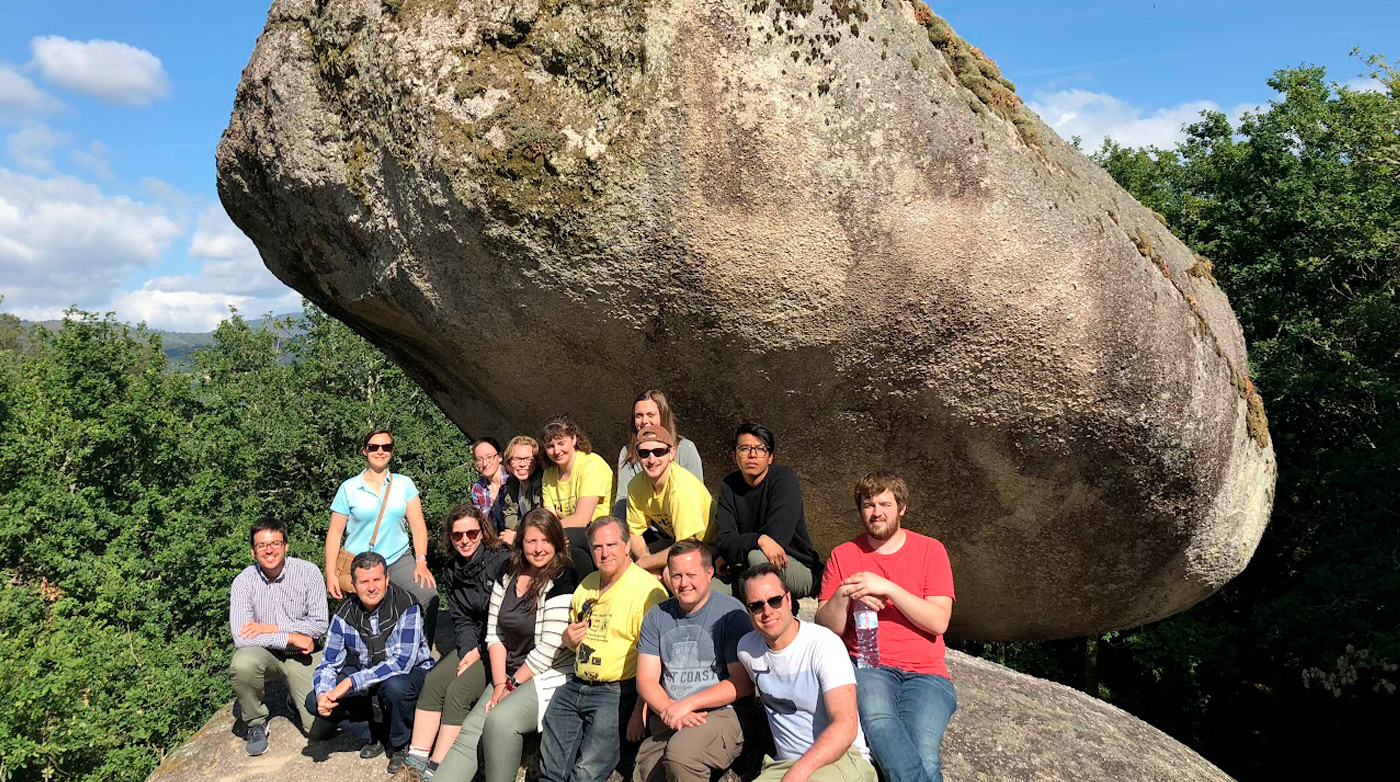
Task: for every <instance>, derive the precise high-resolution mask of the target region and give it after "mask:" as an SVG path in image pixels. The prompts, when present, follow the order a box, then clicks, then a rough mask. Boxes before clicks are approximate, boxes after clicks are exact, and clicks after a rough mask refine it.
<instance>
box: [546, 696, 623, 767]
mask: <svg viewBox="0 0 1400 782" xmlns="http://www.w3.org/2000/svg"><path fill="white" fill-rule="evenodd" d="M636 705H637V680H636V679H628V680H627V681H624V682H600V683H598V684H590V683H588V682H585V681H583V680H582V679H579V678H578V677H577V676H570V677H569V680H568V681H567V682H565V683H564V684H563V685H562V686H560V687H559V689H557V690H555V691H554V697H553V698H551V699H550V701H549V709H548V710H546V711H545V713H544V733H543V734H542V735H541V736H540V778H539V782H604V780H606V779H607V778H608V775H609V774H611V773H612V772H613V769H615V768H617V764H618V762H619V761H620V760H621V759H622V740H623V738H625V737H624V736H623V733H624V732H625V731H626V730H627V720H628V719H629V718H630V717H631V716H632V708H633V707H634V706H636Z"/></svg>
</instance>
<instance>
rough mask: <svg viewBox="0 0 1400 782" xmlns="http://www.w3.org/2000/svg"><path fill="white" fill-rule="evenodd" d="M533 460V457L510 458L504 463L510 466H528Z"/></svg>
mask: <svg viewBox="0 0 1400 782" xmlns="http://www.w3.org/2000/svg"><path fill="white" fill-rule="evenodd" d="M534 460H535V457H533V456H512V457H510V458H509V459H507V460H506V461H508V462H510V463H511V464H529V463H530V462H533V461H534Z"/></svg>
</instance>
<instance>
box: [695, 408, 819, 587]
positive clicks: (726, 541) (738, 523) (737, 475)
mask: <svg viewBox="0 0 1400 782" xmlns="http://www.w3.org/2000/svg"><path fill="white" fill-rule="evenodd" d="M776 450H777V444H776V442H775V440H774V438H773V433H772V432H770V431H768V427H766V426H764V425H763V424H759V423H755V422H753V421H749V422H747V423H744V424H741V425H740V426H739V428H738V430H736V431H735V432H734V451H733V456H734V464H735V465H736V466H738V468H739V469H738V470H737V471H735V472H732V473H730V474H729V475H727V476H725V478H724V481H723V482H722V483H720V487H719V503H718V505H716V506H715V529H716V530H717V534H718V537H717V549H718V552H719V556H720V557H721V558H722V559H723V560H724V563H725V566H726V570H727V573H726V576H725V581H727V582H729V583H733V580H734V579H737V578H738V577H740V576H741V575H742V573H743V572H744V571H745V570H747V569H748V568H750V567H752V566H754V565H757V564H759V563H761V562H769V563H772V564H773V566H774V567H776V568H778V570H779V571H781V573H782V580H783V584H784V585H785V586H787V588H788V591H789V592H791V593H792V597H793V605H794V606H796V605H797V599H798V598H802V597H807V596H808V595H812V594H815V593H816V592H815V589H814V586H815V585H816V584H818V583H820V580H821V558H820V557H818V556H817V550H816V549H815V548H813V546H812V537H811V536H810V535H809V534H808V533H807V517H806V515H805V514H804V513H803V511H802V485H801V484H800V483H799V482H798V480H797V473H795V472H793V471H792V468H790V467H784V466H783V465H781V464H773V454H774V452H775V451H776Z"/></svg>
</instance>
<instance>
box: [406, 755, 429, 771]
mask: <svg viewBox="0 0 1400 782" xmlns="http://www.w3.org/2000/svg"><path fill="white" fill-rule="evenodd" d="M428 763H429V760H428V756H427V755H415V754H413V753H412V752H410V753H408V756H407V757H405V758H404V760H403V764H404V765H405V766H407V767H409V768H411V769H413V770H414V771H417V772H418V773H419V775H422V773H423V772H424V771H427V770H428Z"/></svg>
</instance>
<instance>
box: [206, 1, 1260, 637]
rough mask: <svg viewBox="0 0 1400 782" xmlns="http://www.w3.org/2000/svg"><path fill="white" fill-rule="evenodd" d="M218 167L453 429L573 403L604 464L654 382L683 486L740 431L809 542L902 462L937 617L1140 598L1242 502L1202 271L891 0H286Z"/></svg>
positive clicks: (982, 65) (335, 304)
mask: <svg viewBox="0 0 1400 782" xmlns="http://www.w3.org/2000/svg"><path fill="white" fill-rule="evenodd" d="M218 169H219V189H220V195H221V197H222V199H223V202H224V205H225V207H226V208H227V210H228V213H229V215H230V216H231V217H232V218H233V220H234V221H235V222H236V223H237V224H238V225H239V226H240V227H241V228H242V229H243V230H244V231H245V232H246V233H247V234H248V235H249V236H250V237H251V238H252V239H253V241H254V242H255V243H256V244H257V246H258V247H259V249H260V250H261V252H262V255H263V258H264V260H265V262H266V263H267V265H268V267H269V268H271V269H272V270H273V272H274V273H275V274H277V276H278V277H279V278H281V279H282V280H283V281H285V282H286V283H288V284H289V285H291V286H292V287H294V288H296V289H297V290H299V291H301V292H302V293H304V294H305V295H306V296H307V297H308V298H309V299H310V300H312V301H313V302H315V303H316V304H317V305H318V306H320V307H322V308H324V309H326V310H327V311H328V312H330V313H331V314H333V315H335V316H336V317H338V318H340V319H342V320H344V321H345V322H347V323H349V324H350V325H351V326H352V327H353V328H355V329H356V330H357V331H359V332H360V333H362V334H364V335H365V336H366V337H368V338H369V339H371V340H372V341H373V342H375V343H376V344H377V345H378V346H380V347H381V348H383V349H384V350H385V351H386V352H387V353H388V354H389V355H391V356H392V357H393V358H394V359H395V360H396V361H398V362H399V363H400V364H402V365H403V366H404V367H405V368H406V369H407V371H408V372H409V373H410V374H411V375H412V376H413V377H414V378H415V379H416V380H417V381H419V382H420V383H421V384H422V385H423V386H424V387H425V388H426V389H427V390H428V392H429V393H430V394H431V395H432V396H433V398H434V399H435V400H436V401H437V403H438V404H439V405H441V406H442V408H443V409H444V410H445V411H446V412H447V414H448V415H449V416H450V417H451V418H452V419H453V420H454V421H456V422H457V423H458V424H459V425H460V426H461V427H462V428H463V429H464V430H466V431H468V432H471V433H491V434H496V435H509V434H511V433H514V432H516V431H527V432H532V431H535V430H536V428H537V427H538V425H539V423H540V422H541V421H542V420H543V419H544V418H545V417H547V416H548V415H550V414H553V413H556V412H561V411H569V412H572V413H573V414H574V416H575V417H576V418H577V419H578V420H579V421H580V422H581V423H582V424H583V426H584V427H585V429H586V430H588V431H589V432H591V433H592V434H593V435H594V440H595V443H596V444H597V445H598V448H599V451H600V452H601V453H603V454H605V455H607V456H611V455H612V454H614V453H616V449H617V447H618V446H619V445H620V444H621V443H622V439H623V437H624V436H625V427H624V423H625V422H626V421H627V418H628V416H627V413H628V411H629V405H630V402H631V399H632V397H633V396H634V395H635V394H636V393H637V392H638V391H640V390H641V389H644V388H648V387H658V388H663V389H665V390H666V391H667V392H668V393H669V394H670V395H671V397H672V399H673V401H674V403H675V405H676V407H677V409H678V411H679V415H680V419H679V420H680V422H681V424H682V430H683V432H684V433H685V434H686V435H687V436H689V437H690V438H691V439H693V440H694V441H695V442H696V443H697V444H698V445H699V447H700V450H701V454H702V456H703V457H704V458H705V460H706V462H707V465H708V469H707V470H706V472H707V473H708V474H709V476H710V477H711V481H712V482H713V481H714V480H717V479H718V478H719V477H721V476H722V475H723V474H724V472H726V462H725V455H724V452H725V451H726V450H727V447H728V444H729V439H728V438H729V437H730V435H731V433H732V431H733V427H734V426H735V425H736V424H737V423H738V422H740V421H742V420H744V419H749V418H754V419H758V420H762V421H763V422H765V423H766V424H768V425H769V426H770V427H771V428H772V429H773V430H774V431H775V432H776V433H777V435H778V440H779V454H778V456H779V459H780V460H781V461H783V462H786V463H788V464H791V465H792V466H793V467H794V468H796V469H797V471H798V473H799V474H800V475H802V476H803V477H804V479H805V487H804V488H805V492H806V498H807V504H808V515H809V520H810V522H811V526H812V528H813V533H814V536H815V537H816V538H817V539H818V541H819V547H821V548H824V549H829V548H830V547H831V546H833V545H835V544H836V543H838V542H840V541H842V540H844V539H847V538H849V537H851V536H852V534H854V532H855V531H856V520H855V516H854V513H853V509H852V507H851V499H850V495H851V489H850V487H851V485H852V483H853V482H854V481H855V479H856V478H858V477H859V476H860V475H861V474H863V473H864V472H865V471H866V470H868V469H871V468H874V467H880V466H884V467H891V468H894V469H896V470H898V471H899V472H900V473H902V474H903V475H904V476H905V477H906V478H907V479H908V480H909V482H910V485H911V491H912V498H911V502H910V507H911V510H910V514H909V517H908V520H907V521H908V525H909V526H910V527H911V528H913V529H916V530H920V531H924V532H927V533H930V534H933V535H935V536H937V537H939V538H940V539H942V540H943V541H944V542H945V543H946V544H947V546H948V549H949V552H950V554H951V556H952V561H953V567H954V570H955V574H956V579H957V584H958V598H959V600H958V608H957V610H956V611H955V612H954V627H953V630H952V634H954V635H958V636H961V637H968V638H980V639H1016V638H1052V637H1068V636H1076V635H1084V634H1089V633H1094V632H1099V631H1103V630H1107V629H1110V628H1120V627H1126V626H1131V625H1136V624H1140V623H1143V622H1148V621H1151V620H1154V619H1158V618H1161V617H1164V616H1167V615H1169V614H1172V613H1174V612H1176V611H1179V610H1181V609H1183V608H1185V607H1187V606H1189V605H1191V604H1193V603H1194V602H1196V601H1198V600H1200V599H1201V598H1203V597H1205V596H1206V595H1209V594H1210V593H1212V592H1213V591H1215V590H1216V589H1218V588H1219V587H1220V586H1221V585H1222V584H1224V583H1225V582H1226V581H1228V580H1229V579H1230V578H1232V577H1233V576H1234V575H1235V574H1237V573H1238V572H1239V571H1240V570H1241V569H1243V567H1244V566H1245V564H1246V563H1247V562H1248V560H1249V557H1250V556H1251V555H1252V553H1253V551H1254V548H1255V546H1256V544H1257V542H1258V539H1259V536H1260V534H1261V533H1262V531H1263V528H1264V525H1265V523H1266V521H1267V519H1268V515H1269V510H1270V505H1271V502H1272V495H1273V485H1274V474H1275V467H1274V458H1273V451H1272V448H1271V446H1270V444H1269V439H1268V432H1267V425H1266V422H1265V420H1264V414H1263V407H1262V404H1261V403H1260V402H1259V400H1258V397H1257V396H1256V395H1255V394H1254V392H1253V387H1252V385H1251V384H1250V382H1249V379H1248V361H1247V357H1246V355H1245V347H1244V340H1243V337H1242V334H1241V332H1240V328H1239V325H1238V323H1237V322H1236V321H1235V319H1234V316H1233V314H1232V312H1231V311H1230V308H1229V303H1228V302H1227V301H1226V298H1225V296H1224V294H1223V293H1221V291H1220V290H1219V289H1218V288H1217V287H1216V286H1215V284H1214V281H1213V279H1212V278H1211V276H1210V270H1209V262H1208V261H1206V260H1205V259H1202V258H1197V257H1195V256H1193V255H1192V254H1191V253H1190V251H1188V250H1187V249H1186V248H1185V247H1184V246H1183V245H1182V244H1181V243H1180V242H1179V241H1178V240H1176V239H1175V238H1174V237H1172V236H1171V234H1170V233H1169V232H1168V231H1167V229H1166V228H1165V227H1163V225H1162V224H1161V223H1160V222H1159V221H1158V220H1156V219H1154V216H1153V215H1152V214H1151V213H1150V212H1149V211H1148V210H1146V209H1145V208H1143V207H1142V206H1141V205H1139V204H1137V203H1136V202H1135V201H1133V200H1132V199H1131V198H1130V197H1129V196H1128V195H1127V194H1126V193H1125V192H1124V191H1123V190H1122V189H1120V188H1119V187H1118V186H1117V185H1115V184H1114V183H1113V182H1112V181H1111V180H1110V179H1109V178H1108V176H1107V175H1105V174H1104V173H1103V172H1102V171H1100V170H1099V169H1098V168H1097V167H1096V166H1094V165H1093V163H1092V162H1091V161H1089V160H1088V159H1087V158H1085V157H1084V156H1083V155H1081V154H1079V153H1078V152H1076V151H1075V150H1073V149H1072V148H1071V147H1069V146H1068V145H1067V144H1065V143H1064V142H1063V141H1061V140H1060V139H1059V138H1057V137H1056V136H1055V135H1054V133H1053V132H1052V131H1051V130H1050V129H1049V128H1048V127H1046V126H1045V125H1043V124H1042V123H1041V122H1040V121H1039V120H1038V119H1037V118H1035V117H1034V116H1033V115H1031V114H1030V113H1029V112H1027V111H1026V110H1025V109H1024V107H1023V106H1022V105H1021V103H1020V100H1019V99H1018V98H1017V97H1016V96H1015V94H1014V93H1013V92H1012V90H1011V85H1010V84H1009V83H1008V82H1005V81H1004V80H1002V79H1001V78H1000V76H999V73H998V71H997V69H996V66H995V65H994V64H993V63H992V62H991V61H990V60H988V59H986V58H985V57H984V56H983V55H982V54H981V52H979V51H977V50H976V49H974V48H972V47H971V46H969V45H968V44H966V43H965V42H964V41H962V40H961V39H960V38H958V37H957V36H956V35H954V34H953V33H952V32H951V31H950V30H949V29H948V28H947V26H946V25H945V24H944V23H943V22H942V21H941V20H940V19H939V18H938V17H936V16H934V15H933V14H931V13H929V10H928V9H927V8H926V7H924V6H923V5H921V4H917V3H914V4H911V3H910V2H908V1H907V0H883V1H878V0H876V1H872V0H606V1H605V0H567V1H566V0H480V1H479V2H473V3H460V2H448V1H447V0H334V1H332V2H316V1H315V0H278V1H277V2H276V3H274V5H273V7H272V10H271V13H270V16H269V20H268V25H267V28H266V30H265V31H264V33H263V35H262V37H261V38H260V39H259V41H258V45H257V48H256V50H255V51H254V53H253V56H252V59H251V61H250V63H249V65H248V67H247V69H246V70H245V72H244V75H243V81H242V84H241V85H240V88H239V91H238V96H237V99H236V103H235V106H234V111H233V117H232V121H231V123H230V125H229V128H228V129H227V131H226V132H225V135H224V138H223V141H222V143H221V144H220V147H219V151H218ZM425 490H427V491H431V487H425Z"/></svg>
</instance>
